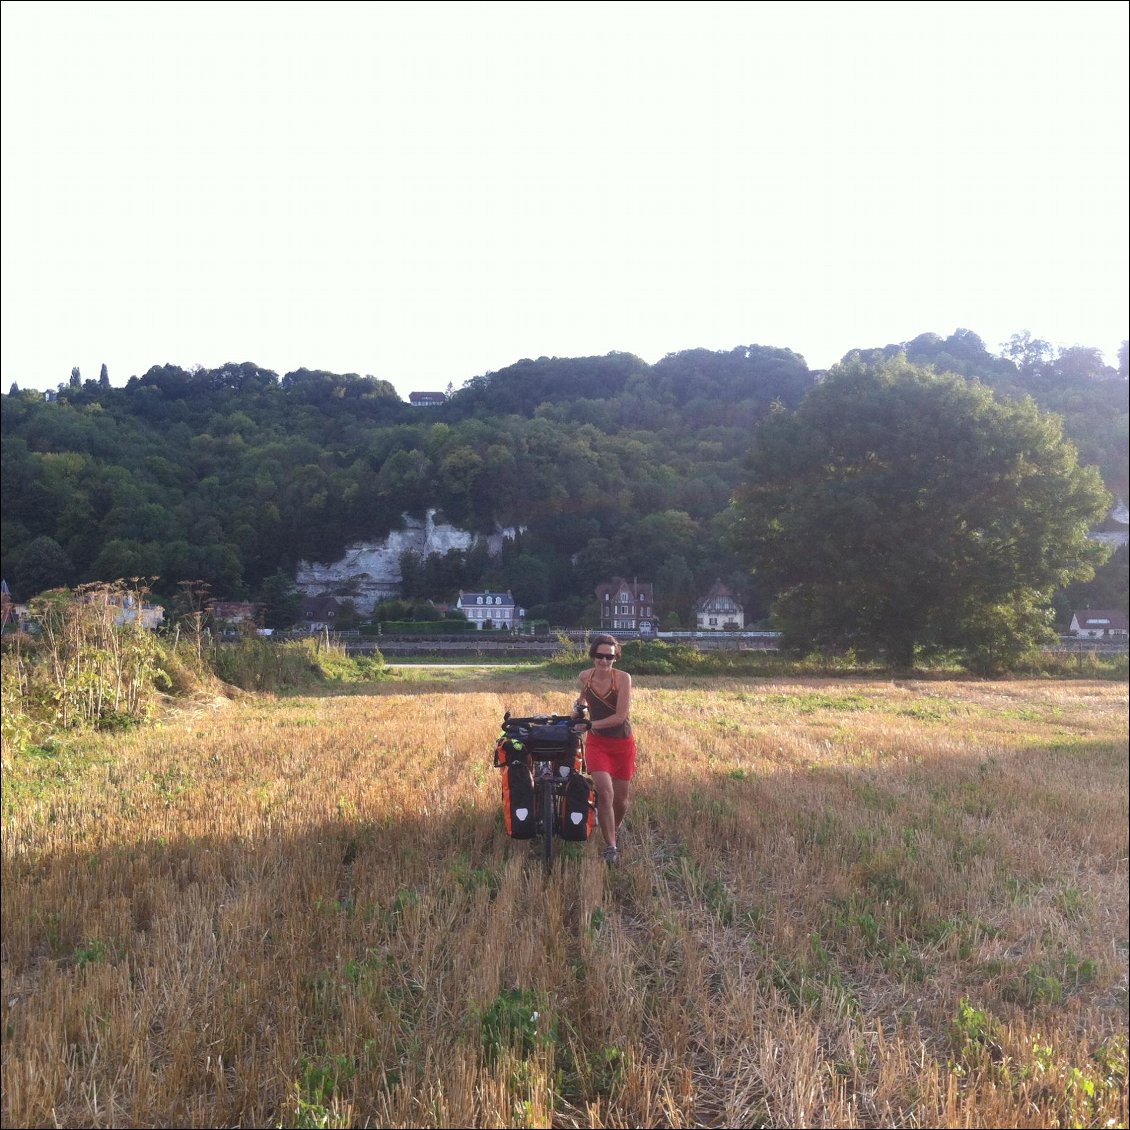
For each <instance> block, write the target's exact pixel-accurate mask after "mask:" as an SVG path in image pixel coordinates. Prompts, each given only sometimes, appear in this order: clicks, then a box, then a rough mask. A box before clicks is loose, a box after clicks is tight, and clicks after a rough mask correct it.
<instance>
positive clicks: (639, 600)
mask: <svg viewBox="0 0 1130 1130" xmlns="http://www.w3.org/2000/svg"><path fill="white" fill-rule="evenodd" d="M596 599H597V600H598V601H599V603H600V627H601V630H602V631H606V632H639V634H640V635H642V636H650V635H654V634H655V632H656V630H657V629H658V627H659V619H658V617H657V616H656V615H655V593H654V590H653V586H652V584H651V582H650V581H638V580H631V581H626V580H624V578H623V577H615V578H614V579H613V580H611V581H605V582H604V583H603V584H599V585H597V586H596Z"/></svg>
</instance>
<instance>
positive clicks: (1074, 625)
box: [1070, 608, 1130, 640]
mask: <svg viewBox="0 0 1130 1130" xmlns="http://www.w3.org/2000/svg"><path fill="white" fill-rule="evenodd" d="M1070 631H1071V634H1072V635H1073V636H1078V637H1079V638H1080V639H1083V640H1124V639H1127V638H1130V626H1128V625H1127V621H1126V614H1125V613H1124V612H1121V611H1120V610H1119V609H1117V608H1115V609H1101V608H1084V609H1081V610H1080V611H1078V612H1073V613H1072V614H1071V629H1070Z"/></svg>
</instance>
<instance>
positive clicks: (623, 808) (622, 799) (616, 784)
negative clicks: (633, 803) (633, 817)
mask: <svg viewBox="0 0 1130 1130" xmlns="http://www.w3.org/2000/svg"><path fill="white" fill-rule="evenodd" d="M631 791H632V782H631V781H621V780H618V779H617V778H616V777H613V778H612V812H613V815H614V816H615V818H616V831H617V833H618V832H619V831H620V825H621V824H623V823H624V814H625V813H626V812H627V811H628V798H629V794H630V793H631ZM613 842H614V843H615V841H613Z"/></svg>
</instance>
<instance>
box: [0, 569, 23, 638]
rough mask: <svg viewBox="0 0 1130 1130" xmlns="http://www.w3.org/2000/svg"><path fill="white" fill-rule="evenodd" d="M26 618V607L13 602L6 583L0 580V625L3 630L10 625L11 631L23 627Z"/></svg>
mask: <svg viewBox="0 0 1130 1130" xmlns="http://www.w3.org/2000/svg"><path fill="white" fill-rule="evenodd" d="M27 618H28V610H27V605H26V604H19V603H17V602H16V601H14V600H13V599H12V594H11V592H10V591H9V589H8V582H7V581H2V580H0V624H2V626H3V627H5V628H6V627H8V625H9V624H11V625H12V626H13V629H18V628H20V627H22V626H23V624H24V621H26V620H27Z"/></svg>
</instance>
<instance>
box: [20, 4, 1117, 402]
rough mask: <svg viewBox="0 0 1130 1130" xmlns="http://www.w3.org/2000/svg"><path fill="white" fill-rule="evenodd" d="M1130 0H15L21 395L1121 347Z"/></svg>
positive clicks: (436, 380) (429, 382)
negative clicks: (190, 374)
mask: <svg viewBox="0 0 1130 1130" xmlns="http://www.w3.org/2000/svg"><path fill="white" fill-rule="evenodd" d="M1128 10H1130V6H1128V5H1127V4H1126V3H1125V2H1124V0H1118V2H1112V3H1085V2H1076V3H1026V4H1016V3H1011V2H1009V3H1000V4H997V3H970V4H967V3H960V2H948V3H929V2H920V3H897V2H892V3H850V2H840V3H832V4H824V3H802V2H796V3H765V4H759V3H735V2H728V3H711V2H705V0H704V2H698V3H649V4H643V3H636V2H632V3H599V4H590V3H513V2H510V3H460V4H439V3H396V4H360V3H359V4H346V3H330V2H323V3H317V4H314V3H273V4H271V5H265V4H260V3H253V4H252V3H237V2H235V3H223V4H212V3H190V4H183V3H159V4H158V3H96V2H83V3H50V2H42V0H33V2H23V0H20V2H12V0H4V3H3V5H2V19H3V27H2V35H0V50H2V53H3V66H2V72H0V78H2V84H3V100H2V114H3V131H2V146H3V151H2V165H0V179H2V196H0V203H2V208H3V217H2V220H3V238H2V243H0V250H2V280H0V284H2V296H0V297H2V302H0V314H2V326H0V351H2V353H0V381H2V389H0V391H7V390H8V389H9V388H10V386H11V385H12V384H13V383H15V384H17V385H18V386H19V387H20V388H41V389H48V388H54V387H56V386H57V385H58V384H60V383H65V382H66V381H67V379H68V378H69V376H70V373H71V370H72V368H73V367H75V366H78V367H79V369H80V371H81V373H82V376H83V377H84V378H91V377H97V376H98V374H99V370H100V367H101V365H103V364H105V365H106V366H107V368H108V371H109V374H110V380H111V383H112V384H114V385H124V384H125V382H126V381H127V380H128V379H129V377H130V376H133V375H140V374H142V373H144V372H145V371H146V370H148V369H149V368H150V367H151V366H153V365H161V364H174V365H180V366H182V367H184V368H186V369H188V368H192V367H194V366H197V365H201V366H204V367H205V368H212V367H215V366H219V365H221V364H223V363H225V362H228V361H234V362H242V361H253V362H255V363H256V364H258V365H260V366H263V367H264V368H268V369H273V370H274V371H276V372H277V373H278V374H279V375H280V376H282V375H284V374H285V373H287V372H290V371H292V370H294V369H298V368H303V367H305V368H309V369H325V370H329V371H332V372H338V373H350V372H352V373H360V374H363V375H364V374H371V375H373V376H375V377H378V378H382V379H384V380H388V381H390V382H391V383H392V384H393V385H394V386H395V387H396V388H397V390H398V392H399V393H400V394H401V395H402V396H403V397H407V395H408V393H409V392H410V391H413V390H432V389H445V388H446V387H447V386H448V385H449V384H452V385H454V386H455V387H456V388H458V387H459V386H460V385H462V384H463V382H464V381H466V380H468V379H470V378H471V377H474V376H477V375H480V374H484V373H489V372H494V371H497V370H499V369H502V368H504V367H506V366H507V365H510V364H513V363H514V362H515V361H518V360H520V359H522V358H526V357H531V358H536V357H541V356H549V357H553V356H556V357H580V356H590V355H602V354H605V353H608V352H611V351H621V352H626V353H633V354H635V355H636V356H638V357H640V358H642V359H643V360H645V361H647V362H654V361H656V360H658V359H659V358H660V357H662V356H664V355H665V354H667V353H671V352H677V351H679V350H684V349H694V348H707V349H719V350H729V349H732V348H734V347H736V346H738V345H750V344H758V345H766V346H777V347H782V348H788V349H792V350H794V351H795V352H797V353H800V354H802V355H803V356H804V357H805V359H806V360H807V362H808V364H809V366H810V367H812V368H825V367H827V366H828V365H831V364H833V363H834V362H835V361H837V360H839V358H840V357H842V356H843V355H844V354H845V353H846V352H847V351H849V350H851V349H854V348H868V347H872V346H881V345H886V344H888V343H891V342H899V341H908V340H910V339H911V338H913V337H916V336H917V335H918V334H921V333H928V332H930V333H938V334H940V335H942V336H943V337H944V336H948V335H949V334H951V333H952V332H953V331H954V330H955V329H958V328H963V329H968V330H972V331H973V332H975V333H977V334H979V335H980V337H981V338H982V339H983V341H984V342H985V345H986V347H987V348H988V349H990V350H991V351H993V352H997V351H998V350H999V348H1000V346H1001V345H1002V344H1003V343H1004V342H1007V341H1008V339H1009V338H1010V337H1011V336H1012V335H1013V334H1015V333H1020V332H1023V331H1026V330H1027V331H1029V332H1031V334H1032V335H1033V336H1035V337H1037V338H1043V339H1045V340H1047V341H1049V342H1050V343H1051V344H1052V345H1053V346H1056V347H1066V346H1070V345H1076V344H1078V345H1086V346H1093V347H1096V348H1098V349H1100V350H1101V351H1102V352H1103V353H1104V355H1105V357H1106V360H1107V361H1108V363H1110V364H1115V363H1116V359H1117V350H1118V346H1119V343H1120V342H1121V341H1122V340H1123V339H1125V338H1126V337H1127V329H1128V321H1130V318H1128V305H1130V299H1128V294H1127V277H1128V263H1127V252H1128V246H1130V239H1128V233H1127V216H1128V214H1130V201H1128V195H1127V145H1128V137H1130V127H1128V123H1127V105H1128V102H1130V91H1128V85H1127V41H1128V34H1127V33H1128V27H1127V13H1128Z"/></svg>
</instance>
